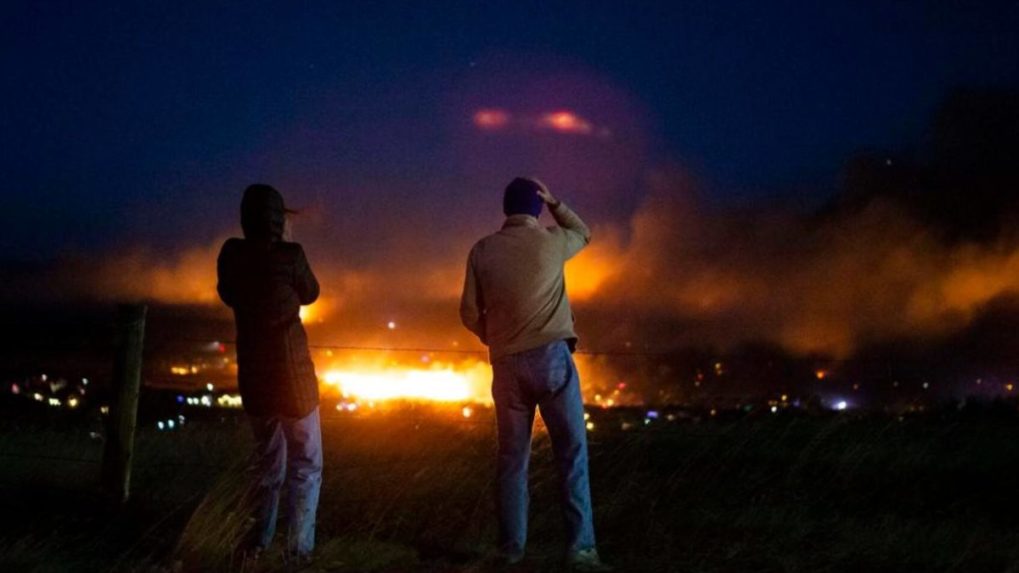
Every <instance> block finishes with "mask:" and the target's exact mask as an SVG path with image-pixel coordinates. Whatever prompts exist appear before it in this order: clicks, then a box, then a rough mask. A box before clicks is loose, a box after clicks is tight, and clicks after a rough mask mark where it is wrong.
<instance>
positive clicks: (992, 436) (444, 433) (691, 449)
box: [0, 409, 1019, 572]
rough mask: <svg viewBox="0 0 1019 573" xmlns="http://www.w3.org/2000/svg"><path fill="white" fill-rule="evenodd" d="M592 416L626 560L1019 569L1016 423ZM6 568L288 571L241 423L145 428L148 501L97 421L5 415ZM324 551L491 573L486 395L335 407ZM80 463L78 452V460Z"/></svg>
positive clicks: (0, 519)
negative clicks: (35, 420) (353, 409)
mask: <svg viewBox="0 0 1019 573" xmlns="http://www.w3.org/2000/svg"><path fill="white" fill-rule="evenodd" d="M599 414H600V413H599V412H596V413H595V416H594V417H593V418H592V419H593V421H594V422H595V424H596V425H595V428H594V430H593V431H592V432H591V434H590V438H591V454H592V472H593V488H594V499H595V505H596V522H597V531H598V536H599V539H600V547H601V551H602V553H603V556H604V557H605V558H606V560H608V561H610V562H612V563H613V564H615V565H616V567H617V570H618V571H635V572H636V571H691V572H730V571H732V572H739V571H747V572H764V571H789V572H799V571H802V572H837V571H846V572H850V571H852V572H860V571H868V572H869V571H875V572H881V571H903V572H907V571H908V572H934V571H958V572H980V571H996V572H1006V571H1019V503H1017V501H1016V500H1017V499H1019V480H1017V477H1019V424H1017V423H1016V422H1015V420H1014V418H1013V417H1012V416H1004V417H1002V416H992V415H986V416H975V417H966V416H948V417H944V416H931V417H929V418H925V419H905V420H900V419H898V418H894V417H892V418H889V417H868V416H860V415H853V414H845V415H839V416H833V417H792V416H788V415H764V416H760V417H752V416H751V417H744V418H741V419H737V420H730V421H718V420H713V419H709V420H705V421H700V422H695V421H689V420H687V421H682V422H681V421H678V420H677V421H675V422H671V423H670V422H666V421H664V420H659V421H654V422H652V423H650V424H649V425H648V426H643V425H642V424H641V425H638V426H637V427H636V428H633V429H630V430H628V431H622V430H621V429H620V423H619V420H616V419H612V418H609V417H606V415H605V414H600V415H599ZM2 427H3V433H2V434H0V468H2V469H0V571H4V572H17V571H39V572H44V571H45V572H49V571H53V572H57V571H221V570H232V571H276V570H283V569H282V565H281V556H280V555H279V554H278V552H277V554H273V555H268V556H267V557H266V558H265V559H263V560H262V561H261V562H260V563H259V564H258V565H257V567H252V566H250V565H249V564H245V563H241V562H240V561H238V560H237V559H236V558H235V557H233V555H232V551H231V547H232V545H233V540H235V539H236V536H237V535H238V534H239V533H240V530H241V528H242V522H241V520H240V519H239V517H238V516H237V515H236V514H234V513H232V510H233V509H234V500H235V499H236V494H237V492H238V490H239V487H240V485H241V484H242V483H243V467H244V463H243V460H244V455H245V453H246V452H247V450H248V448H249V445H250V439H249V436H248V431H247V427H246V426H244V424H243V419H241V418H239V417H238V416H236V415H233V414H231V415H227V416H226V417H225V418H222V419H215V418H213V419H209V420H205V421H195V422H192V423H189V424H187V425H186V426H184V427H183V428H178V429H177V430H175V431H173V432H159V431H157V430H156V428H155V427H153V426H151V425H147V426H145V427H144V428H143V429H142V431H141V433H140V435H139V440H138V458H137V461H136V471H135V475H134V490H133V499H132V501H131V502H129V503H128V504H127V505H126V506H125V507H120V508H118V507H115V506H114V505H111V504H110V503H108V502H106V501H104V500H103V499H102V497H101V496H99V495H98V494H96V493H95V483H96V479H95V478H96V475H97V473H98V465H97V464H96V463H95V460H96V459H98V456H99V452H100V449H101V443H100V441H99V439H97V438H96V437H94V436H92V437H90V435H89V431H90V430H93V431H94V430H95V429H96V428H89V427H88V424H70V425H63V427H59V426H54V425H53V424H49V425H48V426H46V427H44V428H40V426H38V425H34V424H32V423H28V422H23V421H21V422H17V423H13V422H10V421H7V422H3V426H2ZM324 434H325V447H326V472H325V478H324V485H323V491H322V499H321V506H320V513H319V529H318V531H319V551H318V558H317V560H316V562H315V563H313V564H312V565H311V566H309V567H307V568H306V569H302V570H307V571H337V572H344V571H487V570H490V567H489V566H488V565H487V564H486V558H487V557H488V556H490V554H491V552H492V549H493V547H492V540H493V538H494V520H493V518H492V511H493V503H492V477H493V469H492V467H493V464H492V459H493V458H492V455H493V447H494V446H493V444H494V437H493V435H494V426H493V422H492V420H491V413H490V412H489V411H487V410H485V409H479V410H478V411H476V412H475V413H474V415H473V416H472V417H471V418H469V419H464V418H463V417H462V416H461V415H460V412H459V410H454V411H452V412H445V413H441V412H421V411H419V410H415V411H409V410H401V411H396V412H390V413H388V414H378V413H376V414H373V415H371V416H368V417H353V416H345V417H344V416H333V417H329V418H327V419H326V420H325V422H324ZM534 449H535V458H534V462H533V465H532V520H531V539H532V544H531V546H530V548H529V549H530V551H531V555H530V558H529V561H528V563H527V564H526V565H525V567H524V568H523V569H521V570H523V571H552V570H556V569H557V566H558V564H559V557H560V555H559V544H560V540H561V521H560V517H559V513H558V507H557V503H556V501H557V498H556V487H555V471H554V468H553V465H552V461H551V453H550V450H549V443H548V439H547V435H545V434H543V433H541V432H539V433H538V434H537V435H536V438H535V448H534ZM71 460H76V461H71Z"/></svg>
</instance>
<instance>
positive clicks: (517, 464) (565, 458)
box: [492, 341, 595, 557]
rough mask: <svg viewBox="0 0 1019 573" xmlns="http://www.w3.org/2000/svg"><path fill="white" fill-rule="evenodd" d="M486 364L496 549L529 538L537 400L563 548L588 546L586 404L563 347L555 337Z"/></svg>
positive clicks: (519, 549)
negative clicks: (493, 440) (491, 405)
mask: <svg viewBox="0 0 1019 573" xmlns="http://www.w3.org/2000/svg"><path fill="white" fill-rule="evenodd" d="M492 371H493V374H494V376H493V380H492V397H493V398H494V399H495V414H496V420H497V422H498V427H499V461H498V470H497V474H498V475H497V478H496V483H497V489H498V492H497V498H496V502H497V503H496V505H497V508H496V509H497V512H498V516H499V550H500V552H502V553H503V554H504V555H507V556H510V557H518V556H522V555H523V553H524V546H525V544H526V543H527V504H528V501H529V495H528V492H527V465H528V461H529V459H530V457H531V426H532V425H533V424H534V408H535V406H537V407H538V409H539V410H540V411H541V418H542V420H544V422H545V426H546V427H547V428H548V434H549V437H550V438H551V439H552V451H553V454H554V455H555V461H556V465H557V466H558V469H559V479H560V487H561V490H562V502H563V513H564V515H565V518H566V530H567V541H568V546H567V550H568V551H569V552H571V553H573V552H576V551H580V550H584V549H591V548H593V547H594V545H595V542H594V523H593V513H592V510H591V488H590V483H589V477H588V468H587V431H586V428H585V422H584V404H583V401H582V399H581V396H580V377H579V376H578V375H577V367H576V365H575V364H574V363H573V356H571V355H570V349H569V347H568V346H567V344H566V342H565V341H558V342H553V343H551V344H547V345H545V346H541V347H538V348H534V349H531V350H526V351H523V352H518V353H516V354H511V355H509V356H502V357H500V358H497V359H495V361H493V362H492Z"/></svg>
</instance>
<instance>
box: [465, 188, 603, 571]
mask: <svg viewBox="0 0 1019 573" xmlns="http://www.w3.org/2000/svg"><path fill="white" fill-rule="evenodd" d="M543 204H544V205H548V207H549V211H550V212H551V213H552V216H553V217H554V218H555V220H556V222H557V223H558V224H559V226H557V227H549V228H543V227H542V226H541V225H540V224H539V223H538V215H540V214H541V209H542V205H543ZM503 212H504V213H505V214H506V222H505V223H504V224H503V226H502V229H501V230H500V231H499V232H497V233H495V234H492V235H489V236H487V237H485V238H483V239H481V240H480V241H478V242H477V243H476V244H475V245H474V248H472V249H471V253H470V257H469V258H468V261H467V276H466V278H465V281H464V289H463V296H462V298H461V302H460V318H461V320H462V321H463V323H464V325H465V326H466V327H467V328H468V329H470V330H471V331H472V332H474V333H475V334H476V335H477V336H478V337H479V338H480V339H481V341H482V342H483V343H485V344H486V345H488V347H489V353H490V358H491V361H492V371H493V380H492V397H493V398H494V399H495V410H496V419H497V422H498V430H499V432H498V433H499V455H498V469H497V473H498V476H497V489H498V494H497V496H498V497H497V511H498V514H499V515H498V519H499V551H500V555H501V558H502V559H503V560H504V561H506V562H507V563H510V564H512V563H517V562H519V561H521V560H522V559H523V558H524V548H525V545H526V542H527V505H528V498H529V496H528V491H527V466H528V462H529V460H530V455H531V427H532V426H533V424H534V409H535V407H537V408H539V409H540V410H541V417H542V419H543V420H544V421H545V426H546V427H548V433H549V436H550V437H551V438H552V449H553V451H554V454H555V458H556V464H557V465H558V468H559V473H560V479H561V487H562V494H563V509H564V514H565V518H566V524H567V529H568V536H569V539H568V545H567V559H568V561H569V563H570V565H571V566H572V567H573V568H574V569H576V570H584V571H606V570H609V569H610V568H609V567H607V566H606V565H604V564H602V563H601V561H600V559H599V558H598V551H597V549H596V548H595V539H594V523H593V519H592V518H593V516H592V509H591V492H590V485H589V478H588V464H587V435H586V428H585V421H584V404H583V401H582V400H581V395H580V378H579V377H578V375H577V369H576V366H575V365H574V363H573V356H572V351H573V349H574V347H575V345H576V341H577V335H576V334H575V333H574V331H573V313H572V311H571V310H570V303H569V301H568V300H567V298H566V284H565V281H564V278H563V264H564V263H565V262H566V260H567V259H569V258H570V257H572V256H573V255H575V254H577V252H579V251H580V250H581V249H582V248H584V246H586V245H587V244H588V242H590V240H591V233H590V231H589V230H588V228H587V226H586V225H585V224H584V222H583V221H581V220H580V217H578V216H577V215H576V214H575V213H574V212H573V211H571V210H570V209H569V208H568V207H566V205H564V204H563V203H562V202H561V201H559V200H557V199H556V198H555V197H553V196H552V194H551V193H549V191H548V188H546V187H545V185H544V184H542V183H541V182H540V181H537V180H534V179H522V178H517V179H514V180H513V182H511V183H510V184H509V186H508V187H506V191H505V194H504V196H503Z"/></svg>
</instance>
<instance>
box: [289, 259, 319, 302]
mask: <svg viewBox="0 0 1019 573" xmlns="http://www.w3.org/2000/svg"><path fill="white" fill-rule="evenodd" d="M294 270H295V273H294V274H295V277H294V288H295V290H296V291H297V296H298V298H299V299H300V300H301V304H302V305H307V304H311V303H313V302H315V301H316V300H318V294H319V286H318V279H316V278H315V273H314V272H312V270H311V265H309V264H308V258H307V257H306V256H305V255H304V249H303V248H301V247H300V246H298V253H297V265H296V268H295V269H294Z"/></svg>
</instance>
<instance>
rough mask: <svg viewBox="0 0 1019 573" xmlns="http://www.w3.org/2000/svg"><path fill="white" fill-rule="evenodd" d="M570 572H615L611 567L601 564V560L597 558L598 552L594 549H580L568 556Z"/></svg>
mask: <svg viewBox="0 0 1019 573" xmlns="http://www.w3.org/2000/svg"><path fill="white" fill-rule="evenodd" d="M568 561H569V563H568V565H569V567H570V571H589V572H592V573H595V572H599V571H615V568H613V567H612V566H611V565H608V564H607V563H603V562H602V560H601V558H600V557H598V550H597V549H595V548H593V547H592V548H591V549H581V550H580V551H576V552H574V553H572V554H570V558H569V560H568Z"/></svg>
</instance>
